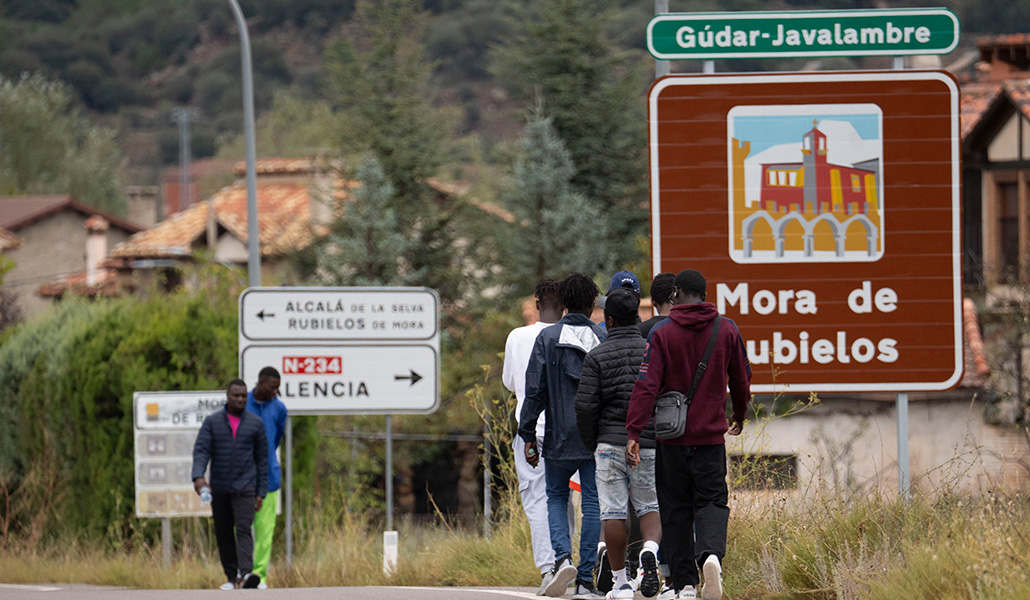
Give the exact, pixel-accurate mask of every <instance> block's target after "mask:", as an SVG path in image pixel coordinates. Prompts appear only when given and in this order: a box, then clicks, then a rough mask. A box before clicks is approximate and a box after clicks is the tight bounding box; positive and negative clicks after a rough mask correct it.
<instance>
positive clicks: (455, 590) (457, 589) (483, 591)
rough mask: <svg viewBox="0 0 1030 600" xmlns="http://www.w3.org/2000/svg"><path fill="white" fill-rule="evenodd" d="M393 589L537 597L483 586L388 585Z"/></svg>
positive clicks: (533, 599) (532, 598)
mask: <svg viewBox="0 0 1030 600" xmlns="http://www.w3.org/2000/svg"><path fill="white" fill-rule="evenodd" d="M389 587H391V588H392V589H395V590H430V591H436V592H441V591H447V592H475V593H479V594H498V595H500V596H510V597H512V598H527V599H531V600H536V599H537V598H539V596H537V595H536V594H528V593H526V592H520V591H517V590H488V589H483V588H451V587H417V586H389Z"/></svg>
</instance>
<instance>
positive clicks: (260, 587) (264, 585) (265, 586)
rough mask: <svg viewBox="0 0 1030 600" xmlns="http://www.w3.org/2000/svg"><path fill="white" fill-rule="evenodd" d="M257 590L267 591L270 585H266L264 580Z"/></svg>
mask: <svg viewBox="0 0 1030 600" xmlns="http://www.w3.org/2000/svg"><path fill="white" fill-rule="evenodd" d="M257 589H259V590H267V589H268V584H267V583H265V582H264V580H262V581H261V583H259V584H258V587H257Z"/></svg>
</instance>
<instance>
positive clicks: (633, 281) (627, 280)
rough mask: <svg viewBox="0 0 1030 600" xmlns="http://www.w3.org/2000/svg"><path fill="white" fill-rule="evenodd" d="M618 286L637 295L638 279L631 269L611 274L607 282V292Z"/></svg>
mask: <svg viewBox="0 0 1030 600" xmlns="http://www.w3.org/2000/svg"><path fill="white" fill-rule="evenodd" d="M618 288H626V289H629V290H633V291H634V292H635V293H636V294H637V295H638V296H639V295H640V280H639V279H637V276H636V275H634V274H633V272H632V271H619V272H618V273H616V274H615V275H612V282H611V283H610V284H608V293H611V291H612V290H614V289H618Z"/></svg>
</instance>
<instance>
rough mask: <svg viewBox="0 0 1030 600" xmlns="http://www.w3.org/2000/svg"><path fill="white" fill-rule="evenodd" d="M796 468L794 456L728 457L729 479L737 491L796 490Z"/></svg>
mask: <svg viewBox="0 0 1030 600" xmlns="http://www.w3.org/2000/svg"><path fill="white" fill-rule="evenodd" d="M797 466H798V457H797V456H796V455H794V454H753V455H739V454H734V455H730V477H731V481H732V482H733V486H734V487H736V488H738V489H745V490H793V489H797V487H798V469H797Z"/></svg>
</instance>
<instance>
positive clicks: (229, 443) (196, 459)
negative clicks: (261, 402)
mask: <svg viewBox="0 0 1030 600" xmlns="http://www.w3.org/2000/svg"><path fill="white" fill-rule="evenodd" d="M246 406H247V384H246V383H244V382H243V381H242V380H240V379H234V380H232V381H231V382H229V388H228V390H227V391H226V403H225V408H224V409H222V410H220V411H218V412H215V413H212V414H210V415H208V416H207V418H206V419H204V423H203V424H202V425H201V426H200V433H198V434H197V441H196V443H195V444H194V445H193V470H192V477H193V487H194V489H196V490H197V493H198V494H200V492H201V490H202V489H203V488H204V487H210V489H211V495H212V500H211V516H212V517H213V518H214V521H215V538H216V540H217V541H218V554H219V556H220V557H221V559H222V569H223V570H224V571H225V576H226V578H227V580H228V582H227V583H225V584H223V586H222V588H223V589H232V588H233V587H245V588H254V587H257V586H258V584H260V583H261V577H260V576H258V575H257V574H255V573H252V572H251V571H252V570H253V568H254V564H253V561H254V538H253V537H252V536H251V533H250V526H251V525H252V524H253V523H254V513H255V511H257V510H259V509H260V508H261V503H262V501H263V499H264V497H265V494H266V493H267V491H268V441H267V439H266V437H265V425H264V423H263V422H262V421H261V419H260V418H259V417H258V416H257V415H254V414H252V413H248V412H247V411H246V410H244V408H245V407H246ZM209 462H210V463H211V483H210V484H208V481H207V479H205V478H204V471H205V470H207V466H208V463H209ZM234 528H235V532H234V531H233V529H234ZM239 575H244V577H243V580H242V581H241V580H240V578H239Z"/></svg>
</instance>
